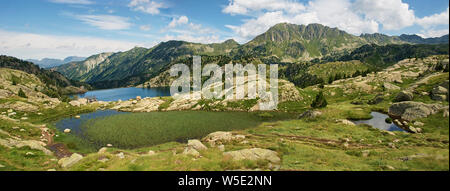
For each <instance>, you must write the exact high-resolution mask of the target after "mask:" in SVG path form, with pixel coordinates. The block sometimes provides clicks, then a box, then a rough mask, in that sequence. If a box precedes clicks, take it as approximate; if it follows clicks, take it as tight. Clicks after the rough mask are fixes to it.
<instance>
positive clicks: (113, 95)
mask: <svg viewBox="0 0 450 191" xmlns="http://www.w3.org/2000/svg"><path fill="white" fill-rule="evenodd" d="M136 96H141V97H142V98H145V97H164V96H170V88H135V87H131V88H116V89H105V90H94V91H89V92H86V93H84V94H78V97H79V98H94V97H95V98H96V99H97V100H98V101H117V100H129V99H134V98H136Z"/></svg>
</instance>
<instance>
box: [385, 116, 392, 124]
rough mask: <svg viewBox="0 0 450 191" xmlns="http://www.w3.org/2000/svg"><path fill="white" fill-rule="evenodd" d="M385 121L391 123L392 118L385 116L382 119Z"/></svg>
mask: <svg viewBox="0 0 450 191" xmlns="http://www.w3.org/2000/svg"><path fill="white" fill-rule="evenodd" d="M384 121H385V122H386V123H388V124H391V123H392V119H391V118H390V117H388V118H386V119H385V120H384Z"/></svg>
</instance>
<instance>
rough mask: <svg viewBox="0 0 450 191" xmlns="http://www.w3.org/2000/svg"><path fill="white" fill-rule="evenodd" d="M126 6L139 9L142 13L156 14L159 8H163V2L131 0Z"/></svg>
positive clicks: (135, 9)
mask: <svg viewBox="0 0 450 191" xmlns="http://www.w3.org/2000/svg"><path fill="white" fill-rule="evenodd" d="M128 7H130V8H132V9H133V10H134V11H141V12H144V13H148V14H152V15H157V14H159V13H160V9H162V8H165V7H166V6H165V5H164V3H159V2H156V1H150V0H131V2H130V3H129V4H128Z"/></svg>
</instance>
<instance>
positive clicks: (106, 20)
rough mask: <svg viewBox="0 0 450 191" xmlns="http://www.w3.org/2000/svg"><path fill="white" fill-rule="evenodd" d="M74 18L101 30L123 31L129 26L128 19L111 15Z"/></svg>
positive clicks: (78, 16) (77, 16)
mask: <svg viewBox="0 0 450 191" xmlns="http://www.w3.org/2000/svg"><path fill="white" fill-rule="evenodd" d="M75 18H76V19H78V20H81V21H83V22H84V23H86V24H89V25H91V26H94V27H97V28H100V29H103V30H123V29H128V28H130V26H131V23H130V22H129V19H128V18H126V17H119V16H113V15H76V16H75Z"/></svg>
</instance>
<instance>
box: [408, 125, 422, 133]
mask: <svg viewBox="0 0 450 191" xmlns="http://www.w3.org/2000/svg"><path fill="white" fill-rule="evenodd" d="M408 131H409V132H411V133H419V131H418V130H417V129H416V128H415V127H413V126H409V127H408Z"/></svg>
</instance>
